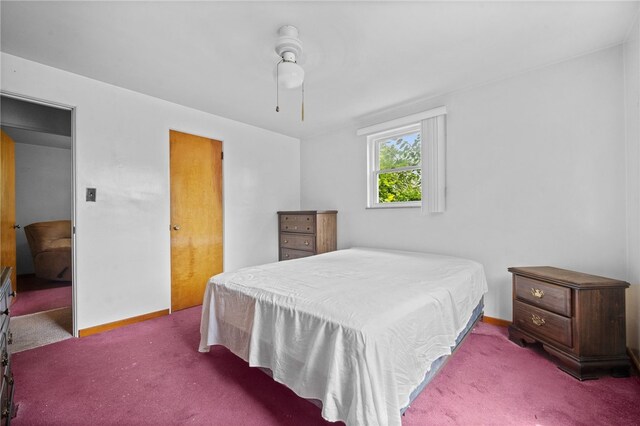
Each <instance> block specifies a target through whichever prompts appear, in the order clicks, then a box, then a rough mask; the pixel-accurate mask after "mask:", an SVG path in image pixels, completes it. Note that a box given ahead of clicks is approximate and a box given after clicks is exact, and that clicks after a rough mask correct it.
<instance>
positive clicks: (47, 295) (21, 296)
mask: <svg viewBox="0 0 640 426" xmlns="http://www.w3.org/2000/svg"><path fill="white" fill-rule="evenodd" d="M17 287H18V297H17V298H16V300H15V302H14V303H13V304H12V305H11V309H10V311H11V316H12V317H17V316H20V315H27V314H33V313H36V312H42V311H48V310H51V309H58V308H65V307H67V306H71V297H72V296H71V283H70V282H59V281H47V280H42V279H39V278H36V277H35V276H33V275H18V278H17Z"/></svg>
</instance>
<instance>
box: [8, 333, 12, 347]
mask: <svg viewBox="0 0 640 426" xmlns="http://www.w3.org/2000/svg"><path fill="white" fill-rule="evenodd" d="M7 343H8V344H12V343H13V333H12V332H9V335H8V336H7Z"/></svg>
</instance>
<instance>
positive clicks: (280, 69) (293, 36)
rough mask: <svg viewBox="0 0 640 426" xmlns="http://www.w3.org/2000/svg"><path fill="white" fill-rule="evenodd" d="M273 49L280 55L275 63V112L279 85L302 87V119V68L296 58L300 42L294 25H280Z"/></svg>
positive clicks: (287, 87)
mask: <svg viewBox="0 0 640 426" xmlns="http://www.w3.org/2000/svg"><path fill="white" fill-rule="evenodd" d="M275 51H276V53H277V54H278V56H280V61H279V62H278V64H277V65H276V112H280V105H279V104H280V102H279V87H283V88H285V89H289V90H290V89H297V88H298V87H302V109H301V116H302V121H304V69H302V67H301V66H300V65H298V63H297V62H298V61H297V59H298V58H299V57H300V55H302V42H301V41H300V40H299V39H298V29H297V28H296V27H294V26H293V25H284V26H282V27H280V29H279V30H278V40H277V41H276V48H275Z"/></svg>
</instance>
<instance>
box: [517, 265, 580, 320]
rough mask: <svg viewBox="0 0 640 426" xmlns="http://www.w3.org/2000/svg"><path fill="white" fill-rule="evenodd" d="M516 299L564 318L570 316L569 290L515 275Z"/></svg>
mask: <svg viewBox="0 0 640 426" xmlns="http://www.w3.org/2000/svg"><path fill="white" fill-rule="evenodd" d="M515 292H516V297H517V298H518V299H521V300H524V301H526V302H527V303H530V304H532V305H535V306H537V307H539V308H542V309H546V310H548V311H552V312H555V313H557V314H560V315H564V316H566V317H570V316H571V289H570V288H568V287H560V286H558V285H554V284H550V283H546V282H543V281H538V280H534V279H532V278H528V277H523V276H520V275H516V277H515Z"/></svg>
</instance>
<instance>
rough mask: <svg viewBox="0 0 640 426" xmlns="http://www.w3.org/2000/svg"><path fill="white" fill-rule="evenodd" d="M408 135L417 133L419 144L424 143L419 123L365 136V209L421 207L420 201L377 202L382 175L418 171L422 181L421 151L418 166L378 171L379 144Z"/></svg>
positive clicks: (422, 195) (422, 162)
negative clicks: (379, 179) (379, 181)
mask: <svg viewBox="0 0 640 426" xmlns="http://www.w3.org/2000/svg"><path fill="white" fill-rule="evenodd" d="M409 133H419V134H420V139H421V142H420V143H424V140H423V138H422V124H421V122H419V121H418V122H414V123H411V124H407V125H404V126H400V127H395V128H391V129H388V130H385V131H382V132H378V133H374V134H371V135H367V208H368V209H389V208H392V209H393V208H403V207H421V206H422V200H418V201H395V202H394V201H392V202H388V203H380V202H379V201H378V191H379V186H378V176H379V175H380V174H381V172H383V173H393V172H403V171H409V170H420V173H421V179H424V173H423V167H424V161H423V158H422V150H421V153H420V164H419V165H418V166H407V167H400V168H396V169H385V170H383V171H381V170H380V144H381V143H383V142H386V141H388V140H389V139H393V138H397V137H400V136H402V135H406V134H409ZM420 194H421V198H422V197H424V194H423V188H422V186H421V188H420Z"/></svg>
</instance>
